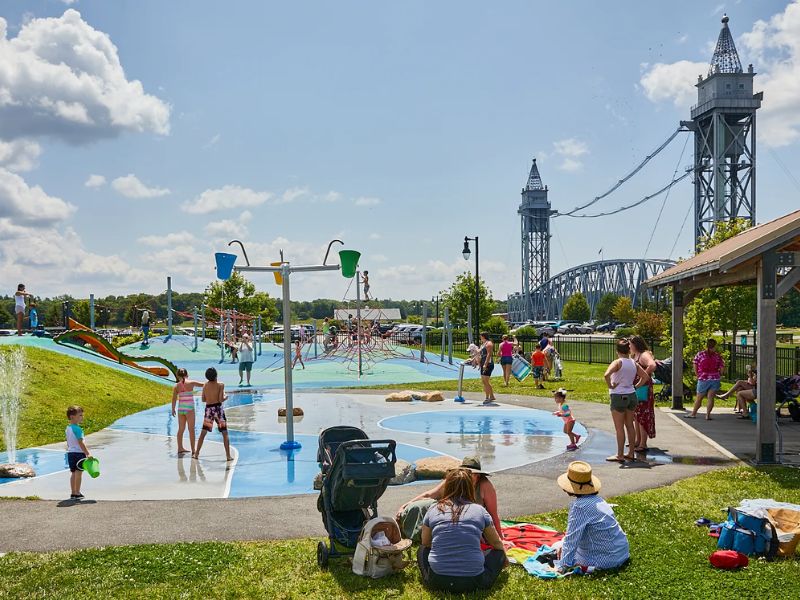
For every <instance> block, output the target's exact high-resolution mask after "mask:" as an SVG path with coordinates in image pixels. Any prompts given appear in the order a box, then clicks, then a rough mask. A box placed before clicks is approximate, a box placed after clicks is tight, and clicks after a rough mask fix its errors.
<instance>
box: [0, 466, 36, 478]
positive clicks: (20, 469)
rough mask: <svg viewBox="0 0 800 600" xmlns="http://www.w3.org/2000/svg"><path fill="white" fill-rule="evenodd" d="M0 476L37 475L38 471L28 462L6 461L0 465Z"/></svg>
mask: <svg viewBox="0 0 800 600" xmlns="http://www.w3.org/2000/svg"><path fill="white" fill-rule="evenodd" d="M0 477H11V478H14V479H16V478H19V477H36V471H34V470H33V467H32V466H30V465H29V464H27V463H5V464H2V465H0Z"/></svg>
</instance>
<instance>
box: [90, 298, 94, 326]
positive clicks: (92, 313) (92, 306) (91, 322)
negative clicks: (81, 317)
mask: <svg viewBox="0 0 800 600" xmlns="http://www.w3.org/2000/svg"><path fill="white" fill-rule="evenodd" d="M89 329H91V330H92V331H94V294H89Z"/></svg>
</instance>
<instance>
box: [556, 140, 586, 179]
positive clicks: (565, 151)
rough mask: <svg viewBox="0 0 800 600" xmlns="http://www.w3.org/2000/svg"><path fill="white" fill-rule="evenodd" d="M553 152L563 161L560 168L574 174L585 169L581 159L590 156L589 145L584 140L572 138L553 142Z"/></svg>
mask: <svg viewBox="0 0 800 600" xmlns="http://www.w3.org/2000/svg"><path fill="white" fill-rule="evenodd" d="M553 151H554V152H555V153H556V155H558V156H559V157H560V158H561V159H562V160H561V164H560V165H559V166H558V168H559V169H561V170H562V171H570V172H572V171H578V170H580V169H581V168H582V167H583V161H582V160H580V157H581V156H584V155H585V154H589V145H588V144H587V143H586V142H584V141H583V140H579V139H578V138H574V137H571V138H566V139H563V140H558V141H556V142H553Z"/></svg>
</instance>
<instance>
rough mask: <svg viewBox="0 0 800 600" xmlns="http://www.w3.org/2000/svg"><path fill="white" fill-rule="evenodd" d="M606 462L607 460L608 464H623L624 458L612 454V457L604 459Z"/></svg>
mask: <svg viewBox="0 0 800 600" xmlns="http://www.w3.org/2000/svg"><path fill="white" fill-rule="evenodd" d="M606 460H607V461H608V462H618V463H621V462H625V457H624V456H617V455H616V454H614V455H612V456H609V457H608V458H606Z"/></svg>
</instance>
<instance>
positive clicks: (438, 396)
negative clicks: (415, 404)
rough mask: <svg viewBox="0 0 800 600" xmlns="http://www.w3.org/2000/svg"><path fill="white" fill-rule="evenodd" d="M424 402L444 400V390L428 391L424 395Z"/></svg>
mask: <svg viewBox="0 0 800 600" xmlns="http://www.w3.org/2000/svg"><path fill="white" fill-rule="evenodd" d="M422 401H423V402H444V394H442V392H428V393H427V394H423V395H422Z"/></svg>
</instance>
